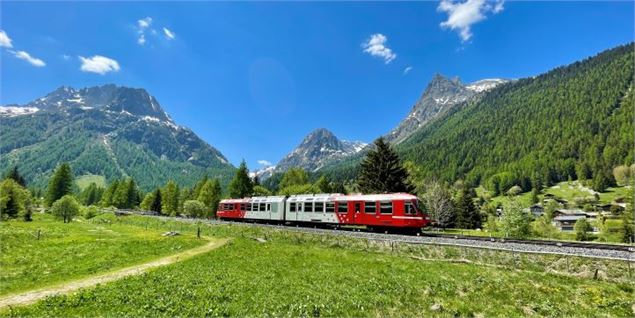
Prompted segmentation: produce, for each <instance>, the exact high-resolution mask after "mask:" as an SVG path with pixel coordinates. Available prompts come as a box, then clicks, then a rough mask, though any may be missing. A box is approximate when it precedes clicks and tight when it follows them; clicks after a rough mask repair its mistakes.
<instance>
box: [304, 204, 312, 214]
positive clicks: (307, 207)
mask: <svg viewBox="0 0 635 318" xmlns="http://www.w3.org/2000/svg"><path fill="white" fill-rule="evenodd" d="M304 212H307V213H310V212H313V202H304Z"/></svg>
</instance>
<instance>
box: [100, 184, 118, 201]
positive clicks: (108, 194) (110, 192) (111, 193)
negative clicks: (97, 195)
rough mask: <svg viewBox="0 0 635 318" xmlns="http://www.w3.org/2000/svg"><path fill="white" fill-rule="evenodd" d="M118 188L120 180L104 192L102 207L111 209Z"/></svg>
mask: <svg viewBox="0 0 635 318" xmlns="http://www.w3.org/2000/svg"><path fill="white" fill-rule="evenodd" d="M117 188H119V180H115V181H113V182H112V183H110V185H109V186H108V188H107V189H106V191H104V194H103V195H102V197H101V202H100V204H101V206H103V207H110V206H113V205H114V200H115V195H116V193H117Z"/></svg>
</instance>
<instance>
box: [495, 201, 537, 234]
mask: <svg viewBox="0 0 635 318" xmlns="http://www.w3.org/2000/svg"><path fill="white" fill-rule="evenodd" d="M501 227H502V230H503V233H505V236H506V237H513V238H520V239H522V238H527V237H529V235H530V234H531V216H530V215H529V213H528V212H525V211H524V210H523V208H522V207H521V206H520V204H519V203H518V202H516V201H511V202H509V203H508V204H506V205H505V207H504V209H503V216H502V217H501Z"/></svg>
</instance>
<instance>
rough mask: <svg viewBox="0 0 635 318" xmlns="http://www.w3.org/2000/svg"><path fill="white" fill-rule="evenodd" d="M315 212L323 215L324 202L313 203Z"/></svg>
mask: <svg viewBox="0 0 635 318" xmlns="http://www.w3.org/2000/svg"><path fill="white" fill-rule="evenodd" d="M315 212H316V213H324V202H315Z"/></svg>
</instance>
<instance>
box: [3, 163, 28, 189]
mask: <svg viewBox="0 0 635 318" xmlns="http://www.w3.org/2000/svg"><path fill="white" fill-rule="evenodd" d="M4 179H13V181H15V182H17V183H18V184H19V185H20V186H22V187H23V188H26V180H24V178H23V177H22V175H20V173H19V172H18V166H13V168H11V169H9V171H7V173H6V174H5V176H4Z"/></svg>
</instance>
